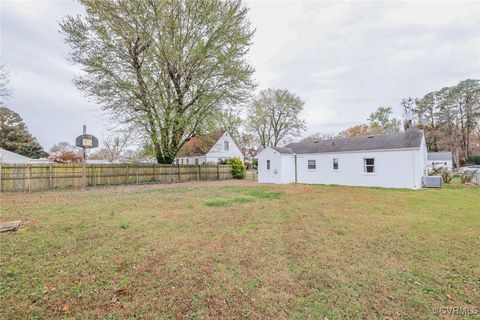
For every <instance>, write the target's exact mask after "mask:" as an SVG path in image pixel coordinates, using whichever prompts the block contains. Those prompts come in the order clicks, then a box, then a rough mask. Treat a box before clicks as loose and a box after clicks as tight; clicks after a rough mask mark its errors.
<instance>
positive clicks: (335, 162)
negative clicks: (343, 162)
mask: <svg viewBox="0 0 480 320" xmlns="http://www.w3.org/2000/svg"><path fill="white" fill-rule="evenodd" d="M333 170H338V158H333Z"/></svg>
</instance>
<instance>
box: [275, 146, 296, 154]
mask: <svg viewBox="0 0 480 320" xmlns="http://www.w3.org/2000/svg"><path fill="white" fill-rule="evenodd" d="M271 148H272V149H273V150H275V151H278V152H280V153H284V154H293V153H294V152H293V150H292V149H290V148H282V147H271Z"/></svg>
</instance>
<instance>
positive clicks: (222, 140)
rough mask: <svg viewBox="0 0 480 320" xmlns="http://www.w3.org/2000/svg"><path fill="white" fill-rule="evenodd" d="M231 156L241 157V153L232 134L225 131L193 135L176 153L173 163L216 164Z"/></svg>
mask: <svg viewBox="0 0 480 320" xmlns="http://www.w3.org/2000/svg"><path fill="white" fill-rule="evenodd" d="M233 157H238V158H240V159H243V154H242V152H241V151H240V148H239V147H238V145H237V143H236V142H235V140H234V139H233V138H232V136H231V135H230V134H229V133H228V132H226V131H225V132H219V133H217V134H215V135H213V136H208V137H207V136H203V137H193V138H192V139H190V140H189V141H187V142H186V143H185V144H184V145H183V147H182V148H181V149H180V151H179V152H178V153H177V157H175V159H174V163H175V164H204V163H213V164H216V163H219V162H224V161H226V160H229V159H231V158H233Z"/></svg>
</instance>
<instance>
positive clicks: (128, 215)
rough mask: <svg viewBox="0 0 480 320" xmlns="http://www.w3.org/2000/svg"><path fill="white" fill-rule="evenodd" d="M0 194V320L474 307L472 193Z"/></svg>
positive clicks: (478, 278) (363, 315)
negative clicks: (8, 227)
mask: <svg viewBox="0 0 480 320" xmlns="http://www.w3.org/2000/svg"><path fill="white" fill-rule="evenodd" d="M0 200H1V207H0V208H1V209H0V221H8V220H15V219H21V220H23V221H25V224H24V225H23V227H22V228H21V229H20V230H19V231H17V232H16V233H3V234H0V318H2V319H52V318H62V319H70V318H71V319H92V318H95V319H96V318H104V319H164V318H193V319H199V318H207V319H209V318H210V319H218V318H225V319H232V318H251V319H259V318H265V319H266V318H270V319H281V318H288V319H292V318H293V319H295V318H296V319H305V318H311V319H324V318H325V317H326V318H328V319H330V320H332V319H376V318H378V319H432V318H436V316H435V314H434V311H433V309H434V308H438V307H442V306H444V307H447V306H457V307H471V308H478V309H480V187H472V186H469V187H460V186H457V187H455V186H449V187H447V188H444V189H424V190H419V191H410V190H392V189H376V188H351V187H340V186H307V185H298V186H293V185H275V186H274V185H258V184H255V183H254V182H248V181H243V182H242V181H240V182H236V181H230V182H220V183H203V184H202V183H194V184H177V185H169V186H162V185H156V186H129V187H112V188H98V189H92V190H89V191H87V192H81V191H73V190H63V191H51V192H38V193H31V194H27V193H18V194H3V195H2V196H1V198H0ZM479 312H480V311H479ZM447 318H451V319H461V318H463V317H462V316H449V317H448V316H447ZM472 318H475V317H472ZM475 319H480V314H479V316H476V318H475Z"/></svg>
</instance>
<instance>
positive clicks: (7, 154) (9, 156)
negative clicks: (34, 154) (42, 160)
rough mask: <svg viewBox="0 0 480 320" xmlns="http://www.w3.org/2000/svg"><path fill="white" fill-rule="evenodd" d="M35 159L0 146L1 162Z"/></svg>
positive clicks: (30, 160) (30, 161) (27, 161)
mask: <svg viewBox="0 0 480 320" xmlns="http://www.w3.org/2000/svg"><path fill="white" fill-rule="evenodd" d="M32 162H35V160H34V159H30V158H28V157H25V156H22V155H20V154H17V153H15V152H11V151H8V150H5V149H2V148H0V163H32Z"/></svg>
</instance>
